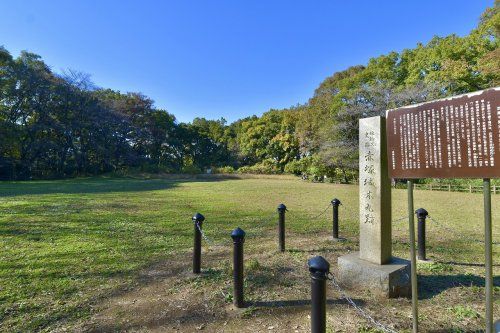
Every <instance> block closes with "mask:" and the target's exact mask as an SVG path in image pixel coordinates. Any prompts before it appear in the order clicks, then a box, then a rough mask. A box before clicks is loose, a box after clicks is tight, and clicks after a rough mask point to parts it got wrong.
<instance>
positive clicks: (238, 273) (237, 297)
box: [231, 227, 245, 308]
mask: <svg viewBox="0 0 500 333" xmlns="http://www.w3.org/2000/svg"><path fill="white" fill-rule="evenodd" d="M231 238H232V239H233V304H234V306H236V307H237V308H242V307H244V306H245V301H244V298H243V243H245V232H244V231H243V230H242V229H240V228H239V227H238V228H236V229H234V230H233V232H231Z"/></svg>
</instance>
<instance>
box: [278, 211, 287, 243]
mask: <svg viewBox="0 0 500 333" xmlns="http://www.w3.org/2000/svg"><path fill="white" fill-rule="evenodd" d="M285 212H286V206H285V205H284V204H279V205H278V213H279V223H278V234H279V242H280V251H281V252H285Z"/></svg>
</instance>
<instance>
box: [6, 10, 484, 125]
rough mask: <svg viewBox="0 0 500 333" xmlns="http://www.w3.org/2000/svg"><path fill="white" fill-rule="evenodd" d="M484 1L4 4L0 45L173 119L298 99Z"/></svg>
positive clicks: (454, 22) (255, 109)
mask: <svg viewBox="0 0 500 333" xmlns="http://www.w3.org/2000/svg"><path fill="white" fill-rule="evenodd" d="M492 5H493V0H488V1H486V0H446V1H444V0H440V1H438V0H415V1H405V0H394V1H383V0H370V1H368V0H365V1H348V0H324V1H323V0H321V1H320V0H318V1H312V0H311V1H308V0H303V1H292V0H288V1H287V0H283V1H274V0H246V1H241V0H232V1H230V0H228V1H214V0H210V1H201V0H200V1H184V0H176V1H160V0H158V1H149V0H141V1H125V0H120V1H118V0H116V1H106V0H101V1H95V0H92V1H90V0H80V1H72V0H70V1H69V0H64V1H61V0H54V1H52V0H47V1H42V0H40V1H28V0H1V1H0V18H1V19H0V45H3V46H4V47H6V48H7V49H8V50H9V51H10V52H11V53H12V54H13V55H14V56H17V55H18V54H19V52H20V51H21V50H28V51H31V52H34V53H37V54H40V55H41V56H42V57H43V59H44V60H45V62H46V63H47V64H49V65H50V66H51V67H52V68H53V69H54V70H55V71H57V72H59V71H61V70H62V69H66V68H71V69H76V70H80V71H83V72H86V73H90V74H91V75H92V79H93V81H94V82H95V83H96V84H97V85H98V86H101V87H106V88H112V89H116V90H120V91H122V92H127V91H140V92H143V93H144V94H146V95H148V96H149V97H151V98H152V99H154V100H155V101H156V105H157V106H158V107H161V108H165V109H167V110H168V111H169V112H171V113H173V114H174V115H175V116H176V117H177V119H179V120H180V121H190V120H192V119H193V118H194V117H207V118H210V119H214V118H219V117H224V118H226V119H227V120H229V121H234V120H236V119H238V118H242V117H245V116H249V115H252V114H258V115H260V114H262V113H263V112H265V111H267V110H268V109H270V108H283V107H288V106H291V105H295V104H297V103H304V102H306V101H307V100H308V98H309V97H311V95H312V94H313V91H314V89H315V88H316V87H317V86H318V85H319V83H320V82H321V81H322V80H323V79H324V78H325V77H327V76H329V75H331V74H333V73H334V72H336V71H338V70H342V69H345V68H347V67H349V66H351V65H357V64H365V63H366V62H367V61H368V59H369V58H370V57H374V56H378V55H380V54H384V53H387V52H389V51H393V50H394V51H401V50H402V49H404V48H411V47H414V46H415V45H416V43H417V42H427V41H429V40H430V39H431V38H432V36H434V35H441V36H444V35H448V34H451V33H456V34H458V35H465V34H467V33H468V32H469V31H470V30H471V29H473V28H474V27H475V26H476V24H477V22H478V19H479V16H480V14H481V13H482V12H483V11H484V9H485V8H486V7H488V6H492Z"/></svg>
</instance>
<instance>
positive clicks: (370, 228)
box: [359, 117, 391, 264]
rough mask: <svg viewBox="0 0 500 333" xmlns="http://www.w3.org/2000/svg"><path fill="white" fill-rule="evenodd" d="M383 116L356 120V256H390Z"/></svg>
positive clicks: (382, 259)
mask: <svg viewBox="0 0 500 333" xmlns="http://www.w3.org/2000/svg"><path fill="white" fill-rule="evenodd" d="M385 128H386V126H385V118H382V117H373V118H365V119H361V120H360V121H359V154H360V156H359V177H360V178H359V181H360V184H359V186H360V191H359V217H360V221H359V227H360V244H359V253H360V258H361V259H364V260H368V261H370V262H373V263H376V264H384V263H387V262H389V261H390V259H391V187H390V181H389V176H388V172H387V152H386V147H387V146H386V141H385V139H386V135H385Z"/></svg>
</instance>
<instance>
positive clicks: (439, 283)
mask: <svg viewBox="0 0 500 333" xmlns="http://www.w3.org/2000/svg"><path fill="white" fill-rule="evenodd" d="M484 285H485V284H484V277H481V276H478V275H466V274H455V275H421V276H419V277H418V289H419V290H418V294H419V299H430V298H432V297H434V296H436V295H438V294H440V293H442V292H443V291H446V290H448V289H451V288H455V287H484ZM493 285H494V286H500V276H494V277H493Z"/></svg>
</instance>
